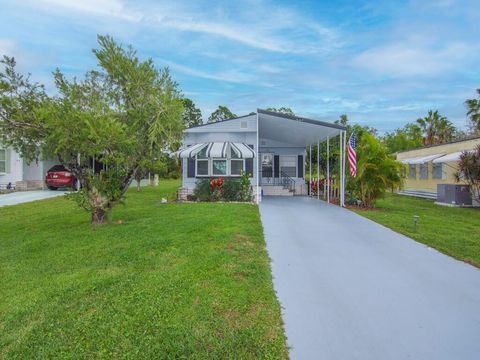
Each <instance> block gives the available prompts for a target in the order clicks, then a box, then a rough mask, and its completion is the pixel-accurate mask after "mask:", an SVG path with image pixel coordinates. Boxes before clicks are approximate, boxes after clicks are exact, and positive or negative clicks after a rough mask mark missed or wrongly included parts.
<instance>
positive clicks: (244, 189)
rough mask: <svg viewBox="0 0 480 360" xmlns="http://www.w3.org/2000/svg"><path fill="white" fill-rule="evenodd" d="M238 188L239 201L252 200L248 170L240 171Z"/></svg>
mask: <svg viewBox="0 0 480 360" xmlns="http://www.w3.org/2000/svg"><path fill="white" fill-rule="evenodd" d="M240 188H241V190H240V201H253V192H252V186H251V185H250V174H249V173H248V172H242V177H241V179H240Z"/></svg>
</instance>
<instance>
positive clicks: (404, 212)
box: [355, 194, 480, 267]
mask: <svg viewBox="0 0 480 360" xmlns="http://www.w3.org/2000/svg"><path fill="white" fill-rule="evenodd" d="M355 211H356V212H358V213H359V214H360V215H363V216H365V217H367V218H369V219H371V220H373V221H375V222H377V223H380V224H382V225H385V226H387V227H389V228H391V229H393V230H395V231H397V232H399V233H402V234H405V235H407V236H409V237H411V238H413V239H415V240H417V241H419V242H421V243H424V244H426V245H428V246H431V247H433V248H435V249H437V250H439V251H441V252H443V253H445V254H447V255H450V256H453V257H454V258H457V259H459V260H462V261H466V262H469V263H471V264H473V265H475V266H477V267H480V209H471V208H470V209H468V208H452V207H445V206H441V205H435V204H434V202H433V200H426V199H420V198H415V197H411V196H402V195H396V194H387V195H386V197H385V198H384V199H380V200H378V202H377V209H376V210H369V211H368V210H367V211H366V210H355ZM414 215H418V216H420V218H419V220H418V225H417V230H416V231H414V230H413V216H414Z"/></svg>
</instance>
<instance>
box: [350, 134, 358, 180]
mask: <svg viewBox="0 0 480 360" xmlns="http://www.w3.org/2000/svg"><path fill="white" fill-rule="evenodd" d="M356 147H357V137H356V136H355V133H352V135H350V139H349V140H348V163H349V164H350V175H352V176H353V177H355V176H356V175H357V152H356V151H355V149H356Z"/></svg>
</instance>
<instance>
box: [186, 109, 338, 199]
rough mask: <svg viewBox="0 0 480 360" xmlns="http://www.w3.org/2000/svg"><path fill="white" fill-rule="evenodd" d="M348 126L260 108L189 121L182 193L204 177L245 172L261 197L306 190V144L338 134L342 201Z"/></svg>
mask: <svg viewBox="0 0 480 360" xmlns="http://www.w3.org/2000/svg"><path fill="white" fill-rule="evenodd" d="M345 132H346V129H345V128H344V127H343V126H341V125H338V124H332V123H328V122H324V121H319V120H314V119H308V118H304V117H298V116H291V115H286V114H283V113H277V112H272V111H267V110H261V109H258V110H257V112H256V113H252V114H250V115H246V116H241V117H238V118H234V119H229V120H224V121H220V122H215V123H209V124H203V125H199V126H195V127H191V128H189V129H187V130H185V134H184V141H183V146H182V149H181V150H180V151H179V152H177V154H178V155H179V156H180V157H181V158H182V167H183V178H182V188H181V189H180V192H179V194H180V196H181V197H187V196H188V195H189V194H192V193H193V191H194V189H195V185H196V182H197V180H198V179H201V178H215V177H240V176H241V174H242V173H243V172H247V173H249V174H250V181H251V185H252V188H253V193H254V196H255V199H256V201H257V202H258V201H260V200H261V197H262V196H269V195H307V193H308V192H309V191H308V190H309V189H308V188H307V187H308V185H307V182H306V174H305V172H306V163H307V162H308V161H309V159H307V148H308V147H309V146H312V145H316V144H324V143H328V142H329V139H332V138H333V137H336V136H339V137H340V140H341V141H340V142H339V143H340V154H341V155H340V157H341V158H342V161H341V164H342V166H341V168H342V171H340V173H341V174H339V178H340V179H339V184H340V185H339V191H338V194H339V202H340V203H341V204H343V201H344V178H345V176H344V173H345V155H344V154H345V143H346V141H345ZM312 166H315V165H313V164H312ZM312 166H309V168H310V169H311V168H312ZM326 175H330V174H326Z"/></svg>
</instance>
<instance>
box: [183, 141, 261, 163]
mask: <svg viewBox="0 0 480 360" xmlns="http://www.w3.org/2000/svg"><path fill="white" fill-rule="evenodd" d="M205 148H206V153H205V154H206V157H207V158H227V157H228V156H227V155H228V154H229V151H230V149H231V151H233V152H235V154H236V155H237V156H238V157H239V158H241V159H249V158H254V157H255V151H253V149H252V148H251V147H250V146H248V145H247V144H245V143H236V142H230V141H226V142H206V143H201V144H195V145H191V146H189V147H187V148H185V149H182V150H179V151H177V152H176V154H177V155H178V156H179V157H181V158H191V157H194V156H195V155H197V154H198V153H199V152H200V151H202V150H203V149H205Z"/></svg>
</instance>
